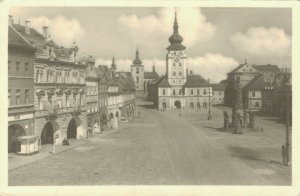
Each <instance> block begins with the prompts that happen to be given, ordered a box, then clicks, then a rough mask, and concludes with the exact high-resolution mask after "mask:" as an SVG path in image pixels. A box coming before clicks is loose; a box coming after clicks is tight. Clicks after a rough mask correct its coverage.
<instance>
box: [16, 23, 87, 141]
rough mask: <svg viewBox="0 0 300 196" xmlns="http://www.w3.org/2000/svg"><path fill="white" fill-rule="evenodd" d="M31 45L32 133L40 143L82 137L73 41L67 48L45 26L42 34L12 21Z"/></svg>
mask: <svg viewBox="0 0 300 196" xmlns="http://www.w3.org/2000/svg"><path fill="white" fill-rule="evenodd" d="M12 26H13V27H14V28H15V29H16V30H17V31H18V32H19V33H20V34H21V35H22V36H23V37H25V38H26V40H27V41H28V42H30V43H32V44H34V45H35V47H36V48H37V51H36V53H35V62H34V108H35V111H36V112H35V123H34V134H35V135H37V136H38V137H40V138H41V144H42V145H44V144H53V143H54V144H61V143H62V140H63V139H64V138H75V139H76V138H85V137H86V117H85V116H86V111H85V101H86V100H85V99H86V96H85V94H86V93H85V86H86V84H85V68H86V66H87V65H86V63H85V62H81V61H80V59H79V57H78V56H77V52H78V47H77V46H76V44H75V43H73V45H72V46H71V47H70V48H64V47H61V46H58V45H57V44H56V43H55V42H54V41H53V40H51V38H50V35H49V33H48V27H43V34H40V33H38V32H37V31H36V30H34V29H32V28H30V22H29V21H26V23H25V26H22V25H20V24H13V25H12Z"/></svg>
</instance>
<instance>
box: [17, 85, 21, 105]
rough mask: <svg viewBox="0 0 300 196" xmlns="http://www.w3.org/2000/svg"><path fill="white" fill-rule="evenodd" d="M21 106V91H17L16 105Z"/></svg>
mask: <svg viewBox="0 0 300 196" xmlns="http://www.w3.org/2000/svg"><path fill="white" fill-rule="evenodd" d="M20 104H21V90H20V89H17V90H16V105H20Z"/></svg>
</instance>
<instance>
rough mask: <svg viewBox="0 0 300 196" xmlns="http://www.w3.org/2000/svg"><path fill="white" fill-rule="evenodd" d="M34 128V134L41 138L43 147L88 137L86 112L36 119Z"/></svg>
mask: <svg viewBox="0 0 300 196" xmlns="http://www.w3.org/2000/svg"><path fill="white" fill-rule="evenodd" d="M34 127H35V133H34V134H35V135H37V136H38V137H40V138H41V145H45V144H53V143H54V144H62V141H63V140H64V139H82V138H86V137H87V125H86V114H85V112H81V113H80V114H74V113H66V114H57V116H55V117H52V118H49V117H47V116H46V117H45V116H44V117H36V118H35V126H34Z"/></svg>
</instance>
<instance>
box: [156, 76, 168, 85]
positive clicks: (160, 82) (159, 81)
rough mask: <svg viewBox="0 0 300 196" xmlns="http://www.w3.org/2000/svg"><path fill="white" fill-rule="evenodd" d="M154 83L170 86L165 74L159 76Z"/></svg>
mask: <svg viewBox="0 0 300 196" xmlns="http://www.w3.org/2000/svg"><path fill="white" fill-rule="evenodd" d="M156 85H157V86H158V87H171V85H170V84H169V82H168V80H167V78H166V76H163V77H161V78H160V79H159V80H158V81H157V83H156Z"/></svg>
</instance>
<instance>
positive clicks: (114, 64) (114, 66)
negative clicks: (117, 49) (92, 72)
mask: <svg viewBox="0 0 300 196" xmlns="http://www.w3.org/2000/svg"><path fill="white" fill-rule="evenodd" d="M111 68H112V69H113V70H116V69H117V65H116V63H115V56H113V58H112V63H111Z"/></svg>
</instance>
